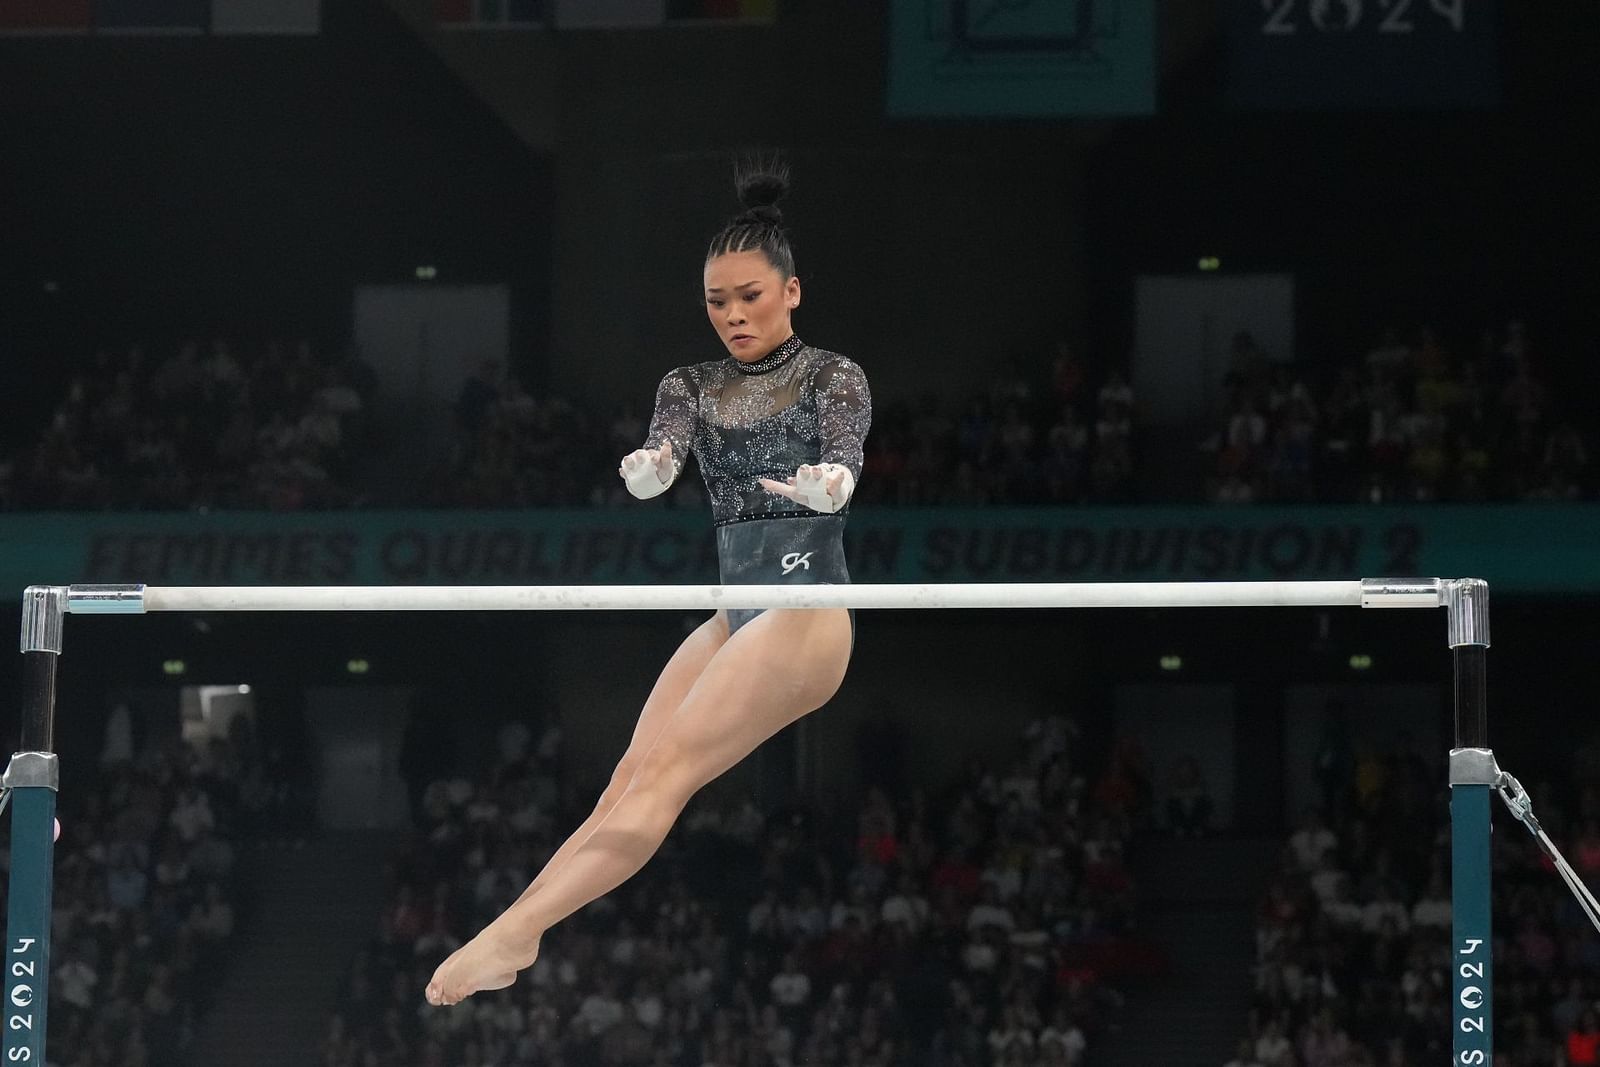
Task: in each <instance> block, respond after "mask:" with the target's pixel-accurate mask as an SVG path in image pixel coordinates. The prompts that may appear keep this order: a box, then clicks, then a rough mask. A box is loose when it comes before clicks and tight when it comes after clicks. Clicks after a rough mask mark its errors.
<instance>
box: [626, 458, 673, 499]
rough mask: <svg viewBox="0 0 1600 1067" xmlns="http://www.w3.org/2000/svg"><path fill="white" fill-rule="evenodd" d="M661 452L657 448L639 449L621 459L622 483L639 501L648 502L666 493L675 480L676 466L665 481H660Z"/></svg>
mask: <svg viewBox="0 0 1600 1067" xmlns="http://www.w3.org/2000/svg"><path fill="white" fill-rule="evenodd" d="M660 461H661V450H660V449H657V448H641V449H639V450H638V451H636V452H630V453H629V454H628V455H626V456H623V457H622V466H621V468H620V470H621V473H622V481H623V484H625V485H626V486H627V487H628V492H630V493H632V494H633V495H634V496H636V497H638V498H639V499H640V500H649V499H650V498H651V497H654V496H660V495H661V494H662V493H665V492H666V491H667V487H668V486H670V485H671V484H672V483H673V482H674V481H676V480H677V477H678V472H677V469H676V464H674V469H673V471H672V473H671V474H670V475H669V476H668V477H667V480H666V481H662V480H661V473H660V471H661V466H660Z"/></svg>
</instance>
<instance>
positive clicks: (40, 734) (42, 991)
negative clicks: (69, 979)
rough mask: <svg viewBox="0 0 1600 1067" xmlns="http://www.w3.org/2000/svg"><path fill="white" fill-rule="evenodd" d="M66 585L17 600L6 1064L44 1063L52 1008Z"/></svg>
mask: <svg viewBox="0 0 1600 1067" xmlns="http://www.w3.org/2000/svg"><path fill="white" fill-rule="evenodd" d="M66 599H67V590H66V589H65V588H64V587H61V586H31V587H29V589H28V590H27V592H26V593H24V594H23V599H22V657H23V664H22V669H23V691H22V736H21V743H20V745H19V746H18V751H17V752H16V753H15V754H14V755H13V756H12V757H11V763H10V764H9V765H8V766H7V767H6V772H5V778H4V782H3V784H4V787H5V789H6V796H7V797H8V798H9V800H10V805H11V881H10V885H9V887H8V889H9V901H8V903H7V908H6V951H5V974H6V992H5V997H6V999H5V1004H4V1005H0V1008H3V1010H4V1013H5V1028H4V1029H5V1056H4V1063H5V1064H7V1065H10V1064H32V1065H37V1067H43V1064H44V1063H45V1027H46V1021H47V1018H48V1011H49V1007H50V907H51V896H52V890H53V888H54V878H53V869H54V863H55V821H56V791H57V789H59V788H60V784H61V773H60V765H59V763H58V762H57V760H56V755H55V753H54V752H53V751H52V748H53V747H54V740H55V713H56V661H57V660H58V659H59V658H60V655H61V631H62V625H63V623H64V622H65V619H66V607H67V604H66Z"/></svg>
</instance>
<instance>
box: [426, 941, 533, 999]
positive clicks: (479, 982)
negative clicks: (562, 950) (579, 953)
mask: <svg viewBox="0 0 1600 1067" xmlns="http://www.w3.org/2000/svg"><path fill="white" fill-rule="evenodd" d="M538 958H539V939H538V938H534V939H533V941H532V943H531V944H530V943H528V942H527V941H526V940H525V939H523V940H521V941H518V940H517V939H513V938H510V937H507V936H506V935H505V934H504V933H502V932H501V931H500V930H497V929H495V924H494V923H490V924H489V925H488V926H486V927H484V928H483V930H482V932H480V933H479V934H478V936H477V937H475V938H473V939H472V940H471V941H468V942H467V943H466V944H465V945H462V946H461V947H460V948H458V949H456V950H455V951H454V952H452V953H451V954H450V955H449V957H448V958H446V959H445V961H444V962H443V963H441V964H439V969H438V970H436V971H434V972H433V980H432V981H430V982H429V983H428V988H427V992H426V994H425V995H426V996H427V998H428V1003H429V1004H433V1005H450V1004H459V1003H461V1002H462V1001H463V1000H465V999H467V998H468V997H470V996H472V994H474V993H481V992H483V991H484V990H488V989H504V988H505V987H506V986H508V985H510V984H511V983H512V982H515V981H516V980H517V972H518V971H521V970H525V969H526V968H528V967H531V966H533V961H534V960H536V959H538Z"/></svg>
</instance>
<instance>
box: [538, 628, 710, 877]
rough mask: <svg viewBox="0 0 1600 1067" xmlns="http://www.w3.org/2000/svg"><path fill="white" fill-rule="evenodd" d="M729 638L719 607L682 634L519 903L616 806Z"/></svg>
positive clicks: (563, 861)
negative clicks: (587, 806)
mask: <svg viewBox="0 0 1600 1067" xmlns="http://www.w3.org/2000/svg"><path fill="white" fill-rule="evenodd" d="M727 640H728V621H727V618H726V616H724V615H723V613H722V612H720V611H719V612H718V613H717V614H715V615H713V616H712V617H711V618H709V619H707V620H706V621H705V622H703V623H701V624H700V625H699V626H697V627H695V630H694V632H693V633H692V634H690V635H689V636H688V637H686V638H684V640H683V644H681V645H679V646H678V650H677V651H676V652H674V653H673V654H672V658H671V659H669V660H668V661H667V665H666V666H665V667H663V668H662V669H661V676H660V677H659V678H657V679H656V684H655V687H654V688H653V689H651V690H650V696H649V698H648V699H646V700H645V702H644V710H642V711H641V712H639V721H638V723H636V724H635V725H634V728H633V739H632V740H630V741H629V742H628V750H627V751H626V752H624V753H623V754H622V759H621V760H619V761H618V762H617V769H616V770H614V771H612V772H611V780H610V781H609V782H608V783H607V784H606V787H605V789H604V790H603V791H602V792H601V793H600V799H599V801H598V802H597V803H596V804H595V806H594V811H592V812H590V813H589V817H588V818H587V819H585V820H583V824H582V825H581V826H579V827H578V828H577V829H576V830H574V831H573V832H572V835H571V836H570V837H568V838H567V840H566V843H565V844H563V845H562V846H561V847H560V848H558V849H556V851H555V853H554V854H553V855H552V856H551V857H550V859H549V860H547V861H546V862H545V865H544V869H543V870H541V871H540V872H539V875H538V877H536V878H534V880H533V881H532V882H531V883H529V885H528V888H527V889H525V890H523V891H522V896H520V897H518V898H517V903H519V904H520V903H521V902H522V901H524V900H526V899H528V897H529V895H530V894H532V893H533V892H535V891H536V890H537V889H538V888H539V887H540V886H542V885H544V884H545V882H546V881H547V880H548V879H549V878H550V877H551V876H552V875H554V874H555V872H556V871H559V870H560V869H561V868H562V866H563V865H564V864H565V863H566V862H567V860H568V859H569V858H570V857H571V856H572V854H573V853H574V852H576V851H577V850H578V848H579V846H581V845H582V844H583V843H584V842H585V841H587V840H588V839H589V835H590V834H591V833H593V832H594V828H595V827H596V826H599V825H600V823H601V821H602V820H603V819H604V818H605V817H606V815H608V814H609V813H610V812H611V809H612V808H613V807H615V806H616V803H617V801H618V800H620V799H621V798H622V794H623V793H625V792H627V789H628V783H629V782H631V781H633V776H634V774H635V772H637V771H638V769H639V764H640V763H641V762H642V761H643V760H644V755H645V753H646V752H649V751H650V748H651V746H653V745H654V744H655V743H656V738H657V737H658V736H659V735H660V733H661V728H662V727H663V726H665V725H666V724H667V720H668V719H670V718H672V713H673V712H675V711H677V710H678V705H680V704H682V703H683V698H684V697H685V696H687V695H688V693H689V690H690V689H691V688H692V687H693V686H694V683H695V681H696V680H697V679H699V677H700V673H701V672H702V671H704V670H705V668H706V665H707V664H708V663H710V662H711V658H712V657H713V656H715V655H716V653H717V650H718V649H719V648H721V647H722V646H723V645H724V644H725V643H726V642H727Z"/></svg>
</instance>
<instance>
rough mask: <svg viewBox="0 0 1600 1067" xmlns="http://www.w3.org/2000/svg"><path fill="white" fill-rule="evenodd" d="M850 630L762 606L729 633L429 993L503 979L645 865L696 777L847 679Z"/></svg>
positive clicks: (457, 991) (828, 617)
mask: <svg viewBox="0 0 1600 1067" xmlns="http://www.w3.org/2000/svg"><path fill="white" fill-rule="evenodd" d="M850 639H851V634H850V622H849V617H848V615H847V614H846V613H845V612H844V611H843V610H841V609H814V610H798V609H797V610H773V611H767V612H765V613H763V614H762V615H760V616H759V617H757V618H756V619H754V620H753V621H751V622H749V623H747V624H746V625H745V626H743V627H742V628H741V629H740V630H739V632H738V633H736V634H734V635H733V636H732V637H730V638H729V639H728V640H727V643H726V644H724V645H723V646H722V648H721V649H720V650H718V651H717V653H716V654H715V655H714V656H713V657H712V658H711V662H710V663H709V664H707V665H706V667H705V670H704V671H702V672H701V674H700V677H699V679H698V680H697V681H696V682H695V683H694V685H693V687H692V688H691V689H690V690H689V692H688V694H687V695H686V696H685V697H684V698H683V701H682V703H681V704H680V705H679V706H678V708H677V710H676V711H675V712H674V713H673V715H672V716H671V718H670V719H669V720H668V721H667V723H666V724H665V725H664V726H663V727H662V729H661V732H660V734H659V735H658V736H657V738H656V740H655V744H654V745H653V746H652V747H651V748H650V750H649V751H648V752H647V753H646V754H645V756H644V758H643V759H642V760H641V761H640V763H639V765H638V768H637V770H636V771H635V772H634V775H633V778H632V780H631V781H630V782H629V784H628V787H627V788H626V790H625V791H624V792H623V794H622V796H621V797H620V798H619V799H618V800H617V802H616V803H615V805H614V806H613V807H612V808H611V811H610V813H609V814H608V815H606V816H605V817H604V818H603V819H602V820H601V821H600V823H599V825H598V826H597V827H596V828H595V829H594V831H593V832H592V833H591V834H590V835H589V837H588V839H587V840H586V841H584V842H583V843H582V844H580V845H578V846H577V847H576V849H575V850H574V851H573V852H572V853H571V854H570V856H569V857H568V858H567V860H566V861H565V863H564V864H563V865H562V866H561V867H560V868H559V869H557V870H553V871H550V872H549V877H548V878H547V880H546V881H545V884H544V885H542V886H541V887H540V888H539V890H538V891H537V892H535V893H531V894H526V895H525V896H524V898H523V899H522V900H520V901H518V902H517V903H516V904H514V905H512V906H511V907H510V908H508V909H507V910H506V911H505V912H504V913H503V914H502V915H501V916H500V917H499V918H498V919H496V920H495V921H494V922H492V923H490V924H489V926H488V927H486V928H485V929H484V930H483V932H482V933H480V934H479V935H478V936H477V937H476V938H474V939H473V940H472V942H471V943H469V944H467V945H466V946H464V947H463V948H462V949H461V951H459V952H458V953H456V954H455V955H454V956H452V957H451V958H450V959H448V960H446V961H445V963H444V964H442V965H441V966H440V967H439V969H438V971H436V972H435V973H434V976H433V980H432V981H431V982H429V983H428V990H427V995H428V1000H429V1001H430V1002H432V1003H434V1004H454V1003H457V1002H459V1001H460V1000H461V999H462V998H464V997H467V996H470V995H471V994H472V993H475V992H477V991H479V990H482V989H500V988H503V987H505V986H507V985H510V984H511V982H513V981H514V980H515V979H516V972H517V971H518V970H521V969H522V968H524V967H527V966H529V965H531V964H532V963H533V961H534V959H535V958H536V957H537V955H538V946H539V939H540V937H542V936H543V934H544V932H545V931H546V930H548V929H549V928H550V927H551V926H553V925H555V924H556V923H557V922H559V921H560V920H561V919H564V918H566V917H567V916H568V915H570V914H572V913H573V912H575V911H577V910H578V909H579V908H581V907H583V906H584V905H585V904H587V903H589V902H590V901H592V900H595V899H596V898H598V897H600V896H603V895H604V894H606V893H608V892H610V891H611V890H612V889H614V888H616V887H617V886H618V885H621V884H622V883H623V882H625V881H627V880H628V879H629V878H631V877H632V876H633V875H634V874H635V873H637V872H638V871H639V869H640V868H641V867H643V866H644V865H645V863H646V862H647V861H648V860H649V859H650V857H651V856H652V855H654V854H655V851H656V849H657V848H659V847H660V845H661V842H662V841H663V840H665V839H666V836H667V833H668V831H669V830H671V829H672V825H673V823H674V822H676V821H677V818H678V815H679V814H680V813H681V812H682V811H683V809H684V807H685V806H686V805H687V804H688V802H689V798H690V797H692V796H693V795H694V794H695V793H696V792H697V791H698V790H699V789H700V788H701V787H702V786H704V785H705V784H706V783H708V782H710V781H711V780H712V779H714V778H716V777H717V776H718V775H720V774H722V773H723V772H724V771H726V770H727V769H728V768H729V767H732V766H733V765H734V764H736V763H738V762H739V761H740V760H742V759H744V757H745V756H747V755H749V754H750V753H751V752H752V751H754V750H755V748H756V747H757V746H758V745H760V744H761V742H762V741H765V740H766V739H767V738H768V737H771V736H772V735H773V734H775V733H777V732H778V731H779V730H781V729H783V727H785V726H787V725H789V724H790V723H792V722H794V721H795V720H796V719H798V718H800V717H801V716H803V715H805V714H806V713H808V712H810V711H813V710H815V709H816V708H818V707H821V706H822V705H823V704H824V703H826V702H827V700H828V699H829V698H830V697H831V696H833V694H834V693H835V692H836V691H837V690H838V688H839V683H840V682H842V681H843V680H844V673H845V668H846V666H847V665H848V663H849V659H850Z"/></svg>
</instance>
